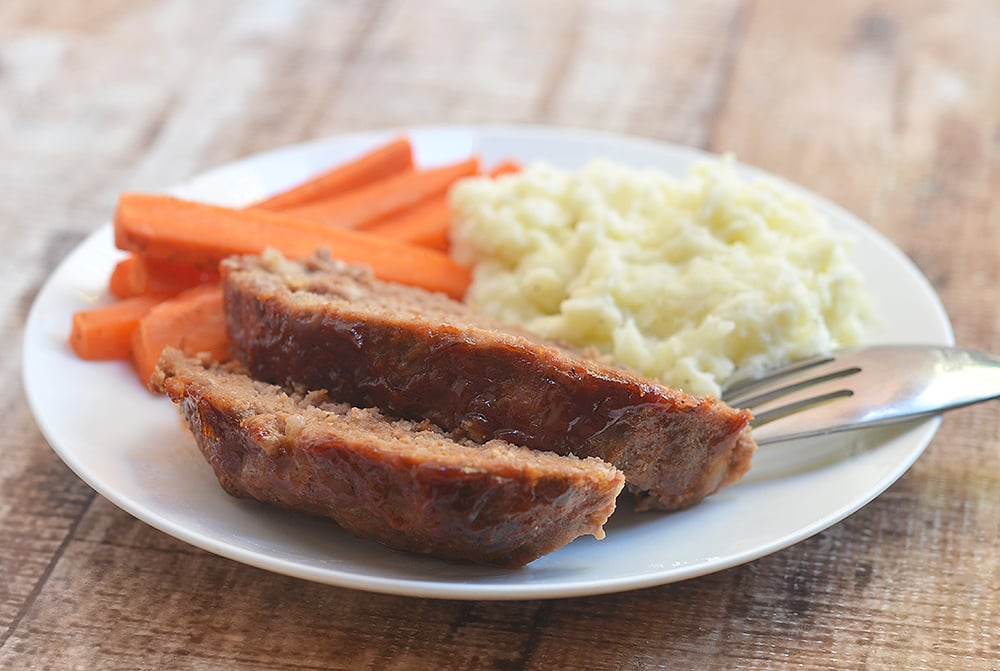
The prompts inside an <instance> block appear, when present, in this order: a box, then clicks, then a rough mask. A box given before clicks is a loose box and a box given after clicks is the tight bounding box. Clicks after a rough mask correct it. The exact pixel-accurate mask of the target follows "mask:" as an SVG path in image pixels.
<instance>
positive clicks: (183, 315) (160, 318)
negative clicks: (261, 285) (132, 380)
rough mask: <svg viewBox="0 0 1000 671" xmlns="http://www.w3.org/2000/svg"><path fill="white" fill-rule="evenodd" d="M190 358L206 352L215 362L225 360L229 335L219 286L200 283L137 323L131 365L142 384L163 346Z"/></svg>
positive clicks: (148, 376) (163, 303)
mask: <svg viewBox="0 0 1000 671" xmlns="http://www.w3.org/2000/svg"><path fill="white" fill-rule="evenodd" d="M167 346H171V347H177V348H179V349H182V350H184V351H185V352H186V353H187V354H189V355H194V354H197V353H199V352H208V353H209V354H211V355H212V357H213V358H214V359H216V360H217V361H227V360H228V359H229V358H230V354H229V336H228V335H227V334H226V316H225V311H224V310H223V306H222V287H220V286H219V285H218V284H203V285H201V286H198V287H194V288H193V289H188V290H186V291H183V292H181V293H179V294H177V295H176V296H174V297H173V298H168V299H167V300H165V301H163V302H162V303H159V304H158V305H156V306H154V307H153V308H152V309H151V310H149V312H147V313H146V315H145V316H144V317H143V318H142V319H140V320H139V324H138V326H137V328H136V329H135V332H134V333H133V334H132V340H131V355H132V364H133V366H134V367H135V370H136V373H138V375H139V379H140V380H142V382H143V384H145V385H147V386H148V384H149V378H150V376H151V375H152V374H153V370H154V369H155V368H156V361H157V360H158V359H159V358H160V352H162V351H163V348H164V347H167Z"/></svg>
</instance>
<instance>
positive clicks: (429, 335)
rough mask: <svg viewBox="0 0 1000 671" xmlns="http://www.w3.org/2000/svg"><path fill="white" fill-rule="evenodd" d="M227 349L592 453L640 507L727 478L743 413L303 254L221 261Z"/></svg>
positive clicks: (372, 403)
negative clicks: (616, 473) (618, 475)
mask: <svg viewBox="0 0 1000 671" xmlns="http://www.w3.org/2000/svg"><path fill="white" fill-rule="evenodd" d="M223 287H224V294H225V305H226V312H227V325H228V328H229V331H230V337H231V340H232V345H233V353H234V355H235V356H236V358H237V359H238V360H240V361H241V362H242V363H243V364H244V365H245V366H246V367H247V368H248V370H249V371H250V372H251V374H252V375H254V376H255V377H260V378H262V379H265V380H268V381H271V382H276V383H278V384H302V385H305V386H307V387H309V388H324V389H327V390H328V392H329V394H330V396H331V398H334V399H336V400H338V401H344V402H347V403H351V404H353V405H358V406H363V407H378V408H381V409H383V410H385V411H387V412H390V413H392V414H396V415H399V416H401V417H407V418H410V419H413V420H422V419H427V420H430V421H431V422H433V423H435V424H437V425H439V426H441V427H443V428H444V429H446V430H447V431H450V432H452V434H453V435H454V436H456V437H461V438H468V439H471V440H474V441H477V442H483V441H487V440H490V439H503V440H506V441H509V442H511V443H514V444H517V445H522V446H525V447H529V448H532V449H536V450H547V451H552V452H556V453H558V454H575V455H577V456H581V457H598V458H600V459H602V460H605V461H607V462H609V463H611V464H614V465H615V466H616V467H618V468H619V469H621V470H622V471H623V472H624V473H625V478H626V485H627V487H628V489H629V490H630V491H631V492H632V493H633V494H635V495H636V497H637V499H638V501H637V506H638V508H639V509H644V508H659V509H667V510H675V509H681V508H686V507H688V506H691V505H693V504H695V503H697V502H699V501H701V500H702V499H703V498H704V497H706V496H708V495H710V494H712V493H714V492H715V491H717V490H718V489H719V488H720V487H722V486H724V485H726V484H729V483H731V482H733V481H735V480H736V479H738V478H739V477H740V476H741V475H742V474H743V473H745V472H746V470H747V469H748V468H749V467H750V460H751V457H752V454H753V452H754V450H755V444H754V442H753V439H752V437H751V435H750V430H749V422H750V419H751V415H750V414H749V413H748V412H747V411H744V410H737V409H734V408H731V407H729V406H727V405H725V404H724V403H722V402H721V401H719V400H717V399H714V398H696V397H693V396H690V395H688V394H685V393H683V392H680V391H676V390H672V389H668V388H665V387H663V386H661V385H658V384H655V383H653V382H651V381H649V380H646V379H643V378H641V377H639V376H636V375H633V374H631V373H629V372H626V371H622V370H619V369H615V368H611V367H609V366H604V365H601V364H598V363H595V362H593V361H591V360H588V359H587V358H585V357H583V356H581V355H579V354H578V353H576V352H572V351H569V350H567V349H564V348H561V347H558V346H556V345H554V344H552V343H546V342H542V341H540V340H539V339H538V338H536V337H533V336H529V335H527V334H525V333H523V332H517V331H516V330H515V329H511V328H509V327H506V326H500V325H497V324H494V323H489V322H486V321H484V320H482V319H480V318H479V317H477V316H475V315H473V314H472V313H471V311H470V310H469V309H468V308H466V306H464V305H462V304H461V303H458V302H456V301H453V300H451V299H448V298H447V297H444V296H442V295H437V294H430V293H428V292H425V291H421V290H419V289H414V288H410V287H403V286H399V285H390V284H387V283H384V282H380V281H378V280H376V279H374V278H373V277H372V276H371V275H370V274H369V273H367V272H366V271H365V270H364V269H359V268H356V267H350V266H345V265H343V264H340V263H336V262H329V261H325V260H322V259H313V260H311V261H307V262H290V261H287V260H284V259H281V258H274V257H271V258H268V257H263V258H262V257H243V258H238V259H230V260H227V261H226V262H225V263H224V264H223Z"/></svg>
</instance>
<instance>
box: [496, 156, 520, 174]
mask: <svg viewBox="0 0 1000 671" xmlns="http://www.w3.org/2000/svg"><path fill="white" fill-rule="evenodd" d="M517 172H521V164H520V163H518V162H517V161H515V160H514V159H512V158H505V159H504V160H502V161H500V162H499V163H497V164H496V165H495V166H493V167H492V168H491V169H490V172H489V175H490V177H500V176H502V175H512V174H514V173H517Z"/></svg>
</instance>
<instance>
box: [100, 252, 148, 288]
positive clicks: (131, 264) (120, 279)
mask: <svg viewBox="0 0 1000 671" xmlns="http://www.w3.org/2000/svg"><path fill="white" fill-rule="evenodd" d="M135 258H136V257H135V255H134V254H129V255H128V256H126V257H125V258H124V259H122V260H121V261H119V262H118V263H116V264H115V267H114V268H113V269H112V271H111V277H109V278H108V291H110V292H111V295H112V296H114V297H115V298H131V297H132V296H138V295H139V294H141V293H142V292H141V291H136V290H135V285H134V283H133V282H132V273H133V271H134V270H135Z"/></svg>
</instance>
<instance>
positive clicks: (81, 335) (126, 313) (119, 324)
mask: <svg viewBox="0 0 1000 671" xmlns="http://www.w3.org/2000/svg"><path fill="white" fill-rule="evenodd" d="M158 302H159V301H158V300H157V299H155V298H152V297H150V296H134V297H132V298H125V299H123V300H120V301H117V302H115V303H109V304H108V305H101V306H98V307H94V308H88V309H86V310H80V311H78V312H75V313H73V324H72V326H71V328H70V334H69V343H70V346H71V347H72V348H73V351H74V352H76V354H77V356H79V357H80V358H81V359H87V360H88V361H109V360H114V359H122V360H125V359H128V358H129V351H130V343H131V340H132V334H133V333H134V332H135V330H136V328H137V327H138V325H139V320H140V319H141V318H142V317H144V316H145V315H146V314H147V313H148V312H149V311H150V310H151V309H152V308H153V306H155V305H156V304H157V303H158Z"/></svg>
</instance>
